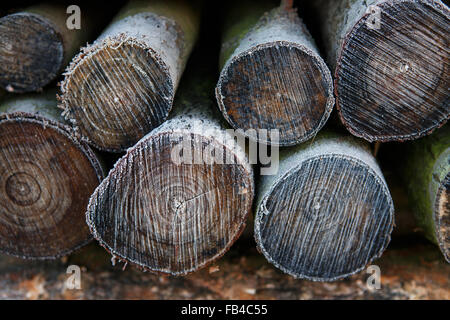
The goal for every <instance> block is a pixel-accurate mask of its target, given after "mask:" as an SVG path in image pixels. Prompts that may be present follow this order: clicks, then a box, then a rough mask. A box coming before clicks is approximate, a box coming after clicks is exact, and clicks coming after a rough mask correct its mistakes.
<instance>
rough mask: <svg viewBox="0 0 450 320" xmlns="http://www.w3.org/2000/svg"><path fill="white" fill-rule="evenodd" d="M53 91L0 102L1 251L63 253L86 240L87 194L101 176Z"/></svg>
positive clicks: (22, 255)
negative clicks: (66, 120) (59, 105)
mask: <svg viewBox="0 0 450 320" xmlns="http://www.w3.org/2000/svg"><path fill="white" fill-rule="evenodd" d="M59 114H60V112H59V110H58V108H57V107H56V98H55V92H52V93H46V94H34V95H29V96H24V97H20V98H11V99H9V100H6V101H4V103H3V104H2V105H1V106H0V217H1V218H0V252H2V253H6V254H10V255H13V256H17V257H20V258H33V259H50V258H56V257H60V256H64V255H66V254H68V253H70V252H72V251H74V250H75V249H77V248H79V247H81V246H83V245H84V244H86V243H87V242H89V241H90V240H91V238H92V237H91V235H90V233H89V228H88V227H87V225H86V222H85V220H86V219H85V212H86V207H87V204H88V200H89V197H90V195H91V194H92V192H93V191H94V189H95V188H96V186H97V185H98V184H99V183H100V181H101V179H102V178H103V171H102V168H101V166H100V163H99V161H98V159H97V157H96V155H95V154H94V153H93V152H92V150H91V149H90V148H89V147H88V145H87V144H86V143H85V142H82V141H80V140H79V139H78V138H77V137H76V136H75V132H74V131H73V130H72V129H71V127H70V126H68V125H65V124H64V123H63V122H62V121H61V120H62V119H61V118H60V116H59Z"/></svg>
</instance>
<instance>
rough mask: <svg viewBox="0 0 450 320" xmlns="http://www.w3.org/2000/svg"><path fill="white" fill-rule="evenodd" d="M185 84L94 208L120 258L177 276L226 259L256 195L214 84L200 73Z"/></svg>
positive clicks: (101, 190)
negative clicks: (216, 101) (215, 102)
mask: <svg viewBox="0 0 450 320" xmlns="http://www.w3.org/2000/svg"><path fill="white" fill-rule="evenodd" d="M198 72H199V70H198V69H195V70H193V73H198ZM203 74H204V73H203ZM206 78H207V77H206ZM185 84H186V85H185V86H184V88H182V89H180V91H181V93H180V95H177V99H176V101H175V105H176V107H175V110H174V112H173V116H172V117H171V118H170V119H169V120H167V121H166V122H164V123H163V124H162V125H161V126H160V127H158V128H156V129H155V130H153V131H152V132H150V133H149V134H148V135H146V136H145V137H144V138H142V139H141V140H140V141H139V142H138V143H137V144H136V145H135V146H133V147H131V148H130V149H128V151H127V153H126V155H125V156H123V157H122V158H121V159H120V160H119V161H118V162H117V163H116V165H115V167H114V169H112V170H111V171H110V173H109V175H108V177H107V178H106V179H105V180H104V181H103V182H102V183H101V184H100V186H99V187H98V188H97V189H96V190H95V192H94V194H93V195H92V197H91V200H90V203H89V206H88V213H87V220H88V224H89V226H90V228H91V231H92V233H93V235H94V237H95V238H96V239H97V240H98V241H99V242H100V244H101V245H102V246H104V247H105V248H106V249H107V250H108V251H109V252H110V253H111V254H112V255H113V257H114V259H117V260H121V261H124V262H126V263H128V262H130V263H132V264H133V265H136V266H138V267H139V268H142V269H144V270H150V271H155V272H161V273H167V274H172V275H184V274H187V273H189V272H193V271H196V270H198V269H199V268H202V267H204V266H206V265H207V264H209V263H211V262H212V261H214V260H216V259H218V258H219V257H221V256H222V255H223V254H224V253H225V252H226V251H227V250H228V249H229V248H230V246H231V245H232V244H233V242H234V241H235V240H236V239H237V238H238V237H239V235H240V234H241V232H242V231H243V229H244V227H245V224H246V220H247V216H248V214H249V212H250V210H251V206H252V199H253V193H254V187H253V173H252V168H251V166H250V165H249V163H248V161H247V158H246V155H245V152H244V149H243V148H242V147H241V146H240V145H238V144H235V143H234V140H232V137H230V136H229V135H228V134H227V133H226V131H225V130H224V127H223V123H222V122H221V117H220V114H215V113H214V111H215V108H216V107H215V106H214V105H213V101H212V100H211V98H210V97H209V93H210V92H212V90H213V87H212V86H210V85H209V83H208V80H206V79H205V78H202V77H201V76H197V77H195V76H194V77H189V78H187V79H185ZM221 137H223V138H224V139H221ZM180 147H181V148H180ZM179 148H180V149H179ZM190 148H191V150H190V151H189V149H190ZM212 150H214V151H212ZM180 156H181V159H180V158H179V157H180ZM184 157H186V158H184ZM174 159H178V160H174ZM219 159H221V160H222V161H217V160H219Z"/></svg>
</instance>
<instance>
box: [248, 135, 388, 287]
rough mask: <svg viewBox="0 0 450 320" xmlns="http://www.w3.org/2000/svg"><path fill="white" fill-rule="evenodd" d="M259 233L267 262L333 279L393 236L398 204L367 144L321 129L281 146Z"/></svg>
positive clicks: (263, 184) (265, 191) (261, 195)
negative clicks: (303, 141) (302, 141)
mask: <svg viewBox="0 0 450 320" xmlns="http://www.w3.org/2000/svg"><path fill="white" fill-rule="evenodd" d="M257 194H258V201H257V214H256V218H255V238H256V242H257V244H258V247H259V249H260V250H261V252H262V253H263V254H264V256H265V257H266V258H267V260H268V261H269V262H270V263H272V264H273V265H275V266H276V267H277V268H279V269H281V270H282V271H284V272H285V273H288V274H290V275H292V276H294V277H297V278H305V279H310V280H315V281H333V280H337V279H341V278H344V277H347V276H349V275H351V274H354V273H356V272H358V271H360V270H362V269H363V268H364V267H365V266H366V265H367V264H368V263H370V262H371V261H372V260H373V259H374V258H377V257H379V256H380V255H381V254H382V252H383V251H384V249H385V248H386V246H387V244H388V243H389V241H390V234H391V231H392V228H393V224H394V216H393V214H394V208H393V203H392V199H391V196H390V193H389V190H388V187H387V185H386V183H385V181H384V178H383V175H382V173H381V171H380V168H379V167H378V165H377V163H376V162H375V159H374V158H373V156H372V155H371V153H370V150H369V149H368V148H367V146H366V145H364V144H362V143H361V142H359V141H356V140H354V139H352V138H350V137H342V136H335V135H334V134H331V133H324V134H322V133H321V134H319V135H318V136H317V138H316V139H315V141H314V142H312V143H310V144H307V145H302V146H298V147H295V148H290V149H286V150H284V151H282V152H280V170H279V173H278V174H277V175H274V176H261V178H260V180H259V187H258V193H257Z"/></svg>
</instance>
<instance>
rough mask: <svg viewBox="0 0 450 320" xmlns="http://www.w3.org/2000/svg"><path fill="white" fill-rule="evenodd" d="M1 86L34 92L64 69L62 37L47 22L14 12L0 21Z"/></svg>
mask: <svg viewBox="0 0 450 320" xmlns="http://www.w3.org/2000/svg"><path fill="white" fill-rule="evenodd" d="M0 39H2V41H1V43H0V86H1V87H3V88H4V89H6V90H7V91H9V92H31V91H36V90H38V89H40V88H42V87H44V86H45V85H46V84H48V83H49V82H50V81H52V80H53V79H54V78H55V77H56V76H57V74H58V72H59V71H60V70H61V68H62V67H63V60H64V45H63V40H62V37H61V35H60V34H59V33H58V31H57V30H56V29H55V27H54V26H53V24H52V23H50V22H49V21H48V20H47V19H45V18H43V17H41V16H39V15H37V14H31V13H16V14H11V15H8V16H5V17H3V18H1V19H0Z"/></svg>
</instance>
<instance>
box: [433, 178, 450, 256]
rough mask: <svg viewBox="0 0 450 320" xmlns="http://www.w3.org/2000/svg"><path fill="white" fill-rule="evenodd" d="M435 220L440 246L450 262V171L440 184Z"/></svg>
mask: <svg viewBox="0 0 450 320" xmlns="http://www.w3.org/2000/svg"><path fill="white" fill-rule="evenodd" d="M434 222H435V225H436V235H437V240H438V244H439V247H440V248H441V251H442V253H443V255H444V257H445V260H447V262H449V263H450V173H449V174H447V176H446V177H445V179H444V180H443V181H442V183H441V185H440V186H439V189H438V192H437V195H436V205H435V214H434Z"/></svg>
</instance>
